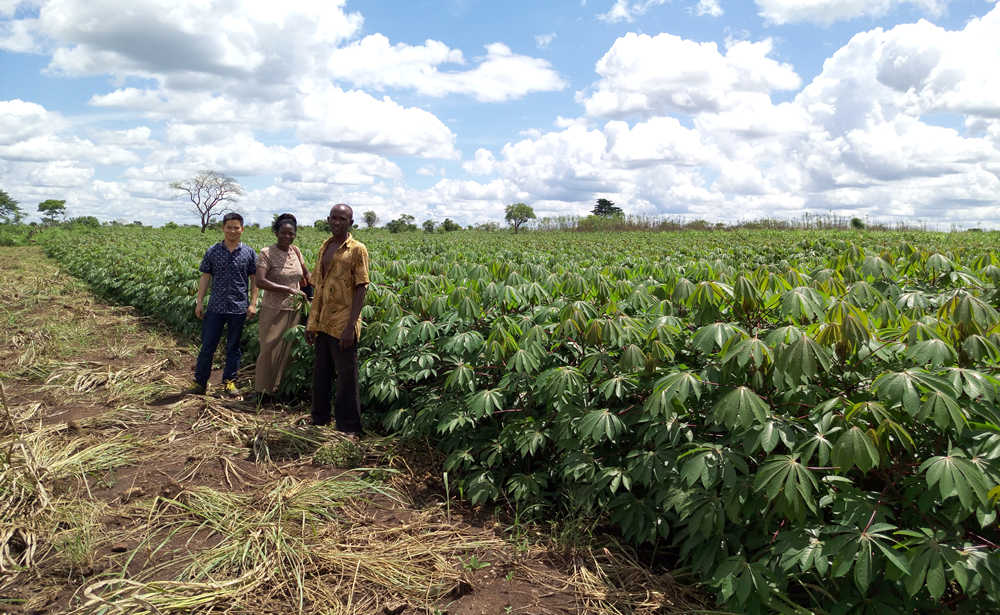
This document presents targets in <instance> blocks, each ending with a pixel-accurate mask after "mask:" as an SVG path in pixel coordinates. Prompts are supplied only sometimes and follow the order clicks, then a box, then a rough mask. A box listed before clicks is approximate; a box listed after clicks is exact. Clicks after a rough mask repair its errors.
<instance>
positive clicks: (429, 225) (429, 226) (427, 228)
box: [421, 219, 434, 233]
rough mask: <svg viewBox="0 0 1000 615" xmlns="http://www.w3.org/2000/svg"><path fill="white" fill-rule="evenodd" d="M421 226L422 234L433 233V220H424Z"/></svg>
mask: <svg viewBox="0 0 1000 615" xmlns="http://www.w3.org/2000/svg"><path fill="white" fill-rule="evenodd" d="M421 226H423V227H424V232H425V233H433V232H434V221H433V220H430V219H428V220H424V223H423V224H421Z"/></svg>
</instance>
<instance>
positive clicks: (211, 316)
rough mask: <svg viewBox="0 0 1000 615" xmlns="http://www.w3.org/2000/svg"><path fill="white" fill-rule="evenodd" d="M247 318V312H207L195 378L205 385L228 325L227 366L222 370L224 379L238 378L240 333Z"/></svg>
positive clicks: (240, 354)
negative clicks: (216, 350)
mask: <svg viewBox="0 0 1000 615" xmlns="http://www.w3.org/2000/svg"><path fill="white" fill-rule="evenodd" d="M246 320H247V315H246V312H244V313H242V314H219V313H218V312H205V318H204V319H202V321H201V352H199V353H198V364H197V366H196V367H195V368H194V379H195V382H197V383H198V384H201V385H204V384H205V383H207V382H208V377H209V375H211V373H212V357H213V356H214V355H215V349H216V348H217V347H218V346H219V340H220V339H222V327H223V325H225V327H226V367H225V369H223V370H222V380H223V381H226V380H236V372H237V370H239V368H240V358H241V357H242V355H243V352H242V351H241V350H240V335H242V334H243V324H244V323H245V322H246Z"/></svg>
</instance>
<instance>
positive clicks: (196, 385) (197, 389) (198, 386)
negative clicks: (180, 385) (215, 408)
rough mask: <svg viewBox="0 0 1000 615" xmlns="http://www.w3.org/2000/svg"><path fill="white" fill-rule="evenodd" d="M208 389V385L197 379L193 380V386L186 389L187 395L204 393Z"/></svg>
mask: <svg viewBox="0 0 1000 615" xmlns="http://www.w3.org/2000/svg"><path fill="white" fill-rule="evenodd" d="M207 389H208V386H207V385H204V384H202V383H200V382H198V381H197V380H192V381H191V386H189V387H188V388H186V389H184V394H185V395H204V394H205V391H206V390H207Z"/></svg>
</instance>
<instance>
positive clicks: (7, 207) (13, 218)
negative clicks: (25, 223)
mask: <svg viewBox="0 0 1000 615" xmlns="http://www.w3.org/2000/svg"><path fill="white" fill-rule="evenodd" d="M23 219H24V212H23V211H22V210H21V208H20V207H19V206H18V204H17V201H15V200H14V199H12V198H11V197H10V195H9V194H7V193H6V192H4V191H3V190H0V221H2V222H3V223H4V224H20V223H21V220H23Z"/></svg>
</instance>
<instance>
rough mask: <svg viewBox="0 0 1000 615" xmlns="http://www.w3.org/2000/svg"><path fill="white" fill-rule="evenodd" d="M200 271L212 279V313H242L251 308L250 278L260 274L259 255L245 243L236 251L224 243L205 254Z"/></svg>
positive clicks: (209, 307)
mask: <svg viewBox="0 0 1000 615" xmlns="http://www.w3.org/2000/svg"><path fill="white" fill-rule="evenodd" d="M198 271H201V272H202V273H207V274H209V275H211V276H212V294H211V295H210V296H209V298H208V307H207V308H206V310H207V311H209V312H214V313H216V314H242V313H244V312H246V311H247V308H248V307H249V306H250V300H249V298H248V297H247V290H248V284H247V278H249V277H250V276H252V275H253V274H255V273H256V272H257V253H256V252H254V251H253V248H251V247H250V246H248V245H247V244H245V243H241V244H240V245H239V246H238V247H237V248H236V249H235V250H233V251H232V252H230V251H229V248H227V247H226V244H225V243H224V242H222V241H220V242H219V243H217V244H215V245H214V246H212V247H211V248H209V249H208V250H206V251H205V258H203V259H201V266H200V267H198Z"/></svg>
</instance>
